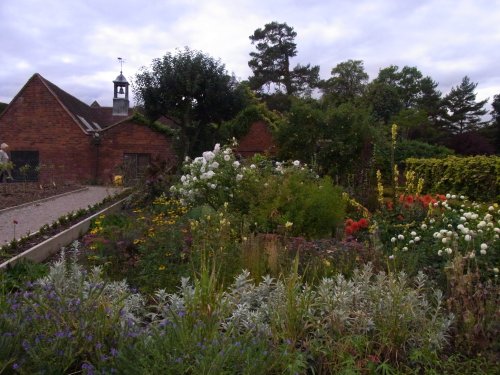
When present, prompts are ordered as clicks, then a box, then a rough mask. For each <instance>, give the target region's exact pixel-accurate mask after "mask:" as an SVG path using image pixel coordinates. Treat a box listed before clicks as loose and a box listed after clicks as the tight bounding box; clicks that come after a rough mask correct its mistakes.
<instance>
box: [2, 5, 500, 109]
mask: <svg viewBox="0 0 500 375" xmlns="http://www.w3.org/2000/svg"><path fill="white" fill-rule="evenodd" d="M271 21H278V22H286V23H287V24H288V25H290V26H292V27H293V28H294V29H295V31H296V32H297V38H296V43H297V49H298V55H297V57H296V58H294V60H293V61H292V63H293V64H296V63H301V64H307V63H311V64H312V65H320V67H321V72H320V75H321V77H322V78H328V77H329V76H330V71H331V69H332V68H333V67H334V66H335V65H337V64H338V63H340V62H342V61H346V60H348V59H357V60H363V61H364V65H365V69H366V71H367V73H368V74H369V75H370V80H371V79H373V78H375V77H376V76H377V74H378V71H379V69H381V68H384V67H387V66H389V65H398V66H400V67H403V66H405V65H408V66H416V67H417V68H418V69H419V70H420V71H421V72H422V73H423V74H424V75H429V76H431V77H432V78H433V79H434V80H435V81H437V82H438V83H439V89H440V90H441V92H443V94H446V93H448V92H449V90H450V89H451V87H452V86H457V85H459V84H460V82H461V80H462V77H464V76H465V75H468V76H469V77H470V78H471V80H472V81H473V82H477V83H478V84H479V85H478V87H477V100H482V99H485V98H487V97H489V98H490V102H491V99H492V97H493V95H495V94H500V0H265V1H261V0H121V1H117V0H0V35H1V47H0V102H10V101H11V100H12V98H13V97H14V96H15V95H16V94H17V92H18V91H19V90H20V89H21V88H22V86H23V85H24V84H25V82H26V81H27V80H28V79H29V78H30V77H31V76H32V75H33V74H34V73H40V74H41V75H42V76H44V77H45V78H46V79H48V80H50V81H52V82H53V83H55V84H56V85H58V86H59V87H61V88H62V89H63V90H65V91H67V92H69V93H70V94H72V95H74V96H76V97H77V98H79V99H80V100H82V101H84V102H86V103H88V104H90V103H91V102H92V101H94V100H98V101H99V103H101V105H111V102H112V94H113V84H112V82H111V81H112V80H113V79H114V78H116V76H117V75H118V74H119V71H120V65H119V63H118V61H117V57H123V58H124V59H125V60H126V63H125V64H124V66H123V73H124V75H125V76H126V77H127V79H128V80H129V82H131V81H132V80H133V77H134V75H135V74H136V73H137V72H138V70H139V69H140V68H141V67H142V66H149V65H150V64H151V61H152V59H154V58H157V57H162V56H163V55H164V54H165V53H166V52H175V49H176V48H183V47H184V46H189V47H190V48H191V49H197V50H201V51H203V52H204V53H206V54H208V55H210V56H212V57H214V58H217V59H220V60H221V61H222V62H223V63H224V64H225V65H226V69H227V70H228V72H229V73H234V74H235V75H236V77H238V78H240V79H246V78H248V76H249V75H250V73H251V71H250V69H249V68H248V65H247V63H248V60H249V53H250V52H251V51H254V48H253V46H252V45H251V43H250V40H249V36H250V35H251V34H253V31H254V30H255V29H257V28H259V27H263V26H264V25H265V24H266V23H269V22H271Z"/></svg>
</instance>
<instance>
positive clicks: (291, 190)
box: [249, 173, 345, 238]
mask: <svg viewBox="0 0 500 375" xmlns="http://www.w3.org/2000/svg"><path fill="white" fill-rule="evenodd" d="M265 183H267V186H265V189H264V190H263V191H261V197H260V199H259V201H257V202H252V203H251V205H250V210H249V221H250V222H255V225H256V227H257V228H256V229H258V230H259V231H265V232H276V231H277V230H278V229H279V228H286V229H287V231H289V232H290V234H291V235H294V236H298V235H304V236H306V237H309V238H323V237H328V236H331V235H332V234H333V233H335V228H336V227H337V226H338V225H339V224H340V223H341V221H342V218H343V216H344V209H345V202H344V200H343V199H342V196H341V191H340V189H339V188H336V187H334V186H333V183H332V181H331V179H330V178H328V177H325V178H322V179H318V180H316V181H315V180H309V179H304V177H303V176H301V175H300V174H299V173H292V174H289V175H286V176H284V177H283V178H281V177H279V176H277V177H274V178H269V179H268V180H266V182H265Z"/></svg>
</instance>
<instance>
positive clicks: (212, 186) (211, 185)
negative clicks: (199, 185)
mask: <svg viewBox="0 0 500 375" xmlns="http://www.w3.org/2000/svg"><path fill="white" fill-rule="evenodd" d="M208 186H210V188H211V189H215V188H216V187H217V185H216V184H208Z"/></svg>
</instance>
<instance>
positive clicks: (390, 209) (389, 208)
mask: <svg viewBox="0 0 500 375" xmlns="http://www.w3.org/2000/svg"><path fill="white" fill-rule="evenodd" d="M386 206H387V209H388V210H389V211H392V209H393V205H392V202H391V201H389V202H387V203H386Z"/></svg>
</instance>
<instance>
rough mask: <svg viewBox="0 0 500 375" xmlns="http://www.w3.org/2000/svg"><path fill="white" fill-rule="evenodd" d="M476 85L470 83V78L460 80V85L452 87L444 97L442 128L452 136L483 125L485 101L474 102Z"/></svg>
mask: <svg viewBox="0 0 500 375" xmlns="http://www.w3.org/2000/svg"><path fill="white" fill-rule="evenodd" d="M476 87H477V83H474V82H471V80H470V78H469V77H467V76H465V77H463V78H462V82H461V83H460V85H458V86H456V87H453V88H452V89H451V91H450V92H449V94H448V95H446V96H445V97H444V100H443V106H444V109H445V112H444V114H443V119H442V120H443V126H444V128H445V129H446V130H447V131H449V132H450V133H452V134H462V133H465V132H467V131H471V130H477V129H478V128H479V127H480V126H481V125H484V124H485V123H484V121H483V120H482V116H484V115H485V114H486V113H487V111H486V109H484V105H485V104H486V103H487V102H488V100H487V99H485V100H482V101H480V102H476V93H475V92H474V90H475V89H476Z"/></svg>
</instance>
